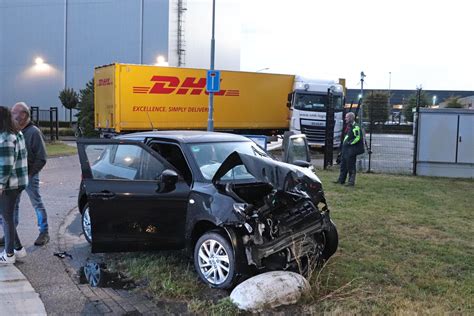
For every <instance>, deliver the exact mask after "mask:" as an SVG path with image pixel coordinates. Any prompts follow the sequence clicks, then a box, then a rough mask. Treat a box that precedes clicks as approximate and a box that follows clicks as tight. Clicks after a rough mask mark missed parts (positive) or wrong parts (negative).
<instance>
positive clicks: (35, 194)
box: [0, 174, 48, 233]
mask: <svg viewBox="0 0 474 316" xmlns="http://www.w3.org/2000/svg"><path fill="white" fill-rule="evenodd" d="M25 191H26V193H27V194H28V197H29V198H30V201H31V205H32V206H33V208H34V209H35V212H36V219H37V221H38V228H39V231H40V233H46V232H48V215H47V214H46V209H45V207H44V204H43V200H42V199H41V195H40V192H39V174H35V175H33V176H30V177H28V185H27V186H26V188H25ZM20 198H21V193H20V194H19V195H18V198H17V200H16V203H15V211H14V212H13V221H14V222H15V227H18V223H19V222H20V215H19V207H20ZM0 219H1V218H0ZM0 223H1V221H0Z"/></svg>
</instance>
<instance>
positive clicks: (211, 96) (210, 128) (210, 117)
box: [207, 0, 216, 132]
mask: <svg viewBox="0 0 474 316" xmlns="http://www.w3.org/2000/svg"><path fill="white" fill-rule="evenodd" d="M215 18H216V0H212V37H211V67H210V68H211V69H210V70H214V51H215V45H216V44H215V39H214V31H215V27H214V24H215ZM213 112H214V92H209V115H208V118H207V130H208V131H210V132H212V131H213V130H214V118H213V115H214V113H213Z"/></svg>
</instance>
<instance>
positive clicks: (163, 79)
mask: <svg viewBox="0 0 474 316" xmlns="http://www.w3.org/2000/svg"><path fill="white" fill-rule="evenodd" d="M151 81H153V82H155V84H154V85H153V86H152V87H151V88H150V87H138V86H136V87H133V93H138V94H180V95H186V94H188V93H189V95H201V94H202V92H203V91H204V93H205V94H206V95H209V93H208V92H207V91H205V87H206V78H196V77H186V78H185V79H184V80H183V82H181V81H180V80H179V78H178V77H174V76H153V77H151ZM221 81H222V80H221ZM214 95H216V96H229V97H238V96H239V95H240V91H239V90H221V91H219V92H216V93H214Z"/></svg>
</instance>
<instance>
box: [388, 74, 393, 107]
mask: <svg viewBox="0 0 474 316" xmlns="http://www.w3.org/2000/svg"><path fill="white" fill-rule="evenodd" d="M391 85H392V72H391V71H389V72H388V108H389V109H390V90H391Z"/></svg>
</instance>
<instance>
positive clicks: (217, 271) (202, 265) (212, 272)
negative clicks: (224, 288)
mask: <svg viewBox="0 0 474 316" xmlns="http://www.w3.org/2000/svg"><path fill="white" fill-rule="evenodd" d="M198 256H199V258H198V262H199V269H200V270H201V273H202V275H203V276H204V278H205V279H206V280H207V281H208V282H209V283H211V284H215V285H218V284H222V283H224V282H225V280H226V279H227V277H228V276H229V270H230V260H229V255H228V254H227V251H226V250H225V248H224V246H223V245H222V244H221V243H219V242H218V241H216V240H213V239H208V240H206V241H204V242H203V243H202V244H201V246H200V247H199V253H198Z"/></svg>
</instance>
